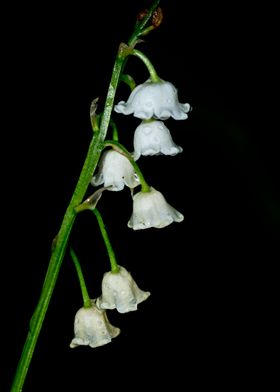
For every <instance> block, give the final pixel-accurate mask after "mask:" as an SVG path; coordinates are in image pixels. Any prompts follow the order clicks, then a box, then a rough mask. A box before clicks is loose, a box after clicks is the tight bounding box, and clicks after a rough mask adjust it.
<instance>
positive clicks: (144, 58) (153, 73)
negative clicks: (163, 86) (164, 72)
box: [130, 49, 161, 83]
mask: <svg viewBox="0 0 280 392" xmlns="http://www.w3.org/2000/svg"><path fill="white" fill-rule="evenodd" d="M130 54H131V55H132V56H136V57H138V58H139V59H140V60H141V61H143V63H144V64H145V65H146V67H147V69H148V71H149V74H150V76H151V81H152V82H153V83H159V82H161V79H160V77H159V76H158V74H157V73H156V70H155V67H154V66H153V64H152V63H151V61H150V60H149V59H148V57H147V56H146V55H144V53H142V52H140V50H137V49H133V50H132V51H131V52H130Z"/></svg>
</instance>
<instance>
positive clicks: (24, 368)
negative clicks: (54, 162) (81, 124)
mask: <svg viewBox="0 0 280 392" xmlns="http://www.w3.org/2000/svg"><path fill="white" fill-rule="evenodd" d="M158 4H159V0H156V1H155V2H154V3H153V5H152V6H151V8H150V9H149V11H148V13H147V15H146V16H145V18H144V19H143V20H142V21H141V22H139V23H137V25H136V27H135V29H134V32H133V33H132V36H131V38H130V39H129V41H128V45H129V46H132V47H133V46H134V45H135V44H136V42H137V39H138V37H139V36H140V35H141V32H142V30H143V29H144V27H145V25H146V23H147V22H148V20H149V19H150V17H151V16H152V14H153V12H154V10H155V9H156V7H157V6H158ZM126 52H127V50H126V46H125V45H124V44H121V45H120V48H119V51H118V54H117V57H116V60H115V64H114V68H113V71H112V77H111V81H110V85H109V89H108V93H107V97H106V101H105V107H104V112H103V115H102V118H101V124H100V128H99V130H98V129H97V124H96V120H95V119H93V120H92V126H93V129H94V131H95V132H94V135H93V138H92V140H91V142H90V145H89V149H88V152H87V156H86V159H85V162H84V165H83V168H82V171H81V174H80V177H79V179H78V182H77V185H76V188H75V190H74V192H73V195H72V198H71V200H70V203H69V205H68V207H67V209H66V212H65V215H64V217H63V220H62V223H61V226H60V229H59V232H58V234H57V236H56V238H55V240H54V244H53V249H52V254H51V258H50V261H49V265H48V269H47V273H46V277H45V281H44V284H43V287H42V291H41V295H40V298H39V302H38V304H37V306H36V309H35V311H34V314H33V316H32V319H31V322H30V328H29V332H28V334H27V337H26V341H25V344H24V347H23V350H22V354H21V357H20V360H19V362H18V367H17V370H16V373H15V377H14V380H13V384H12V387H11V392H21V391H22V389H23V385H24V382H25V379H26V376H27V372H28V369H29V366H30V363H31V360H32V356H33V353H34V350H35V347H36V343H37V340H38V337H39V334H40V332H41V329H42V326H43V322H44V319H45V316H46V313H47V310H48V306H49V303H50V300H51V297H52V294H53V291H54V287H55V284H56V282H57V278H58V275H59V271H60V267H61V264H62V261H63V258H64V254H65V250H66V246H67V242H68V239H69V236H70V233H71V229H72V226H73V224H74V221H75V218H76V211H75V208H76V207H77V206H78V205H80V204H81V202H82V200H83V198H84V195H85V193H86V191H87V188H88V185H89V183H90V180H91V178H92V176H93V174H94V171H95V169H96V166H97V163H98V161H99V158H100V154H101V151H102V145H103V142H104V140H105V137H106V134H107V130H108V125H109V122H110V117H111V113H112V109H113V104H114V98H115V94H116V89H117V87H118V83H119V78H120V74H121V72H122V70H123V67H124V64H125V58H126V55H127V53H126Z"/></svg>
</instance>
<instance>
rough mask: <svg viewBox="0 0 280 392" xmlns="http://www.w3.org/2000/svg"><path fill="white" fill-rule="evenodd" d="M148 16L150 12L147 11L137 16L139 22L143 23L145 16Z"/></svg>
mask: <svg viewBox="0 0 280 392" xmlns="http://www.w3.org/2000/svg"><path fill="white" fill-rule="evenodd" d="M146 15H148V10H147V9H145V10H143V11H140V12H139V14H138V15H137V21H138V22H141V20H143V19H144V18H145V16H146Z"/></svg>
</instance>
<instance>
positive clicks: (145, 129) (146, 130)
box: [143, 127, 152, 135]
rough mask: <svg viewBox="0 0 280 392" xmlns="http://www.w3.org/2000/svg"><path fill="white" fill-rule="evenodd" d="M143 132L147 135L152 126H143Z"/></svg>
mask: <svg viewBox="0 0 280 392" xmlns="http://www.w3.org/2000/svg"><path fill="white" fill-rule="evenodd" d="M143 132H144V133H145V135H149V133H151V132H152V128H151V127H145V128H143Z"/></svg>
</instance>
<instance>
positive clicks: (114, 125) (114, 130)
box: [110, 119, 119, 142]
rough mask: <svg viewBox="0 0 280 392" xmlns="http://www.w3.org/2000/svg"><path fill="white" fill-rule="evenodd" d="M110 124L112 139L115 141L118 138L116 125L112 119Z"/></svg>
mask: <svg viewBox="0 0 280 392" xmlns="http://www.w3.org/2000/svg"><path fill="white" fill-rule="evenodd" d="M110 125H111V127H112V130H113V140H115V141H116V142H117V141H118V140H119V134H118V128H117V125H116V123H115V121H113V120H112V119H111V121H110Z"/></svg>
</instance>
